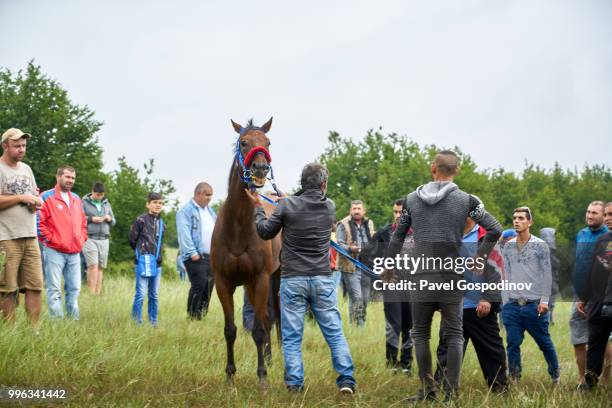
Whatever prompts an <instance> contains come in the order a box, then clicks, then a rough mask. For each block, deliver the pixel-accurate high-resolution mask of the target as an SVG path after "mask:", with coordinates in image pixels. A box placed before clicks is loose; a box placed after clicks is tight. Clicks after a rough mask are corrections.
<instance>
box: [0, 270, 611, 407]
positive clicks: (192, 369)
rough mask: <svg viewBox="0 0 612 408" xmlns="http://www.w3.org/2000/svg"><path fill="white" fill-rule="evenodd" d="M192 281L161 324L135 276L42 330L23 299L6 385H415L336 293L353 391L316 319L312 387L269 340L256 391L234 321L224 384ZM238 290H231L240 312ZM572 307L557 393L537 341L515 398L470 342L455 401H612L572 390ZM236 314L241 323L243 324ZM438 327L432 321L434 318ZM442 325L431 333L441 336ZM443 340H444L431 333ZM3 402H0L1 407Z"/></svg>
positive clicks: (3, 341) (332, 401) (563, 311)
mask: <svg viewBox="0 0 612 408" xmlns="http://www.w3.org/2000/svg"><path fill="white" fill-rule="evenodd" d="M188 287H189V285H188V283H186V282H180V281H176V280H162V284H161V289H160V323H159V327H158V328H157V329H153V328H152V327H150V326H149V325H143V326H140V327H139V326H136V325H135V324H134V323H133V322H132V321H131V319H130V309H131V302H132V297H133V292H134V289H133V280H131V279H129V278H126V277H114V278H107V279H106V281H105V283H104V288H103V294H102V297H101V298H94V297H92V296H91V295H89V293H88V292H87V290H85V288H83V289H84V290H83V291H82V294H81V297H80V306H81V320H80V321H78V322H73V321H49V319H48V318H47V313H46V311H45V312H44V313H43V317H42V325H41V329H40V334H39V335H34V334H33V331H32V329H31V328H30V327H29V325H28V324H27V323H26V320H25V315H24V312H23V306H20V308H19V313H18V319H17V324H16V325H15V326H14V327H10V326H7V325H6V324H4V323H2V324H0V333H1V334H0V356H1V357H0V385H4V386H19V387H27V388H34V387H36V388H41V387H43V388H64V389H66V390H67V391H68V399H67V401H65V402H64V404H65V405H68V406H79V407H81V406H121V407H125V406H205V407H206V406H214V407H218V406H228V407H230V406H231V407H233V406H240V407H243V406H244V407H246V406H296V407H297V406H334V405H338V406H359V407H391V406H403V405H405V402H403V401H402V399H403V398H405V397H407V396H409V395H412V394H414V393H415V392H416V391H417V387H418V380H417V378H416V377H414V376H413V377H411V378H408V377H406V376H404V375H402V374H396V375H393V374H392V373H391V372H390V371H389V370H387V369H386V368H385V364H384V363H385V361H384V344H385V340H384V317H383V310H382V304H381V303H373V304H372V305H371V306H370V307H369V309H368V322H367V324H366V326H365V328H355V327H349V326H348V324H347V319H346V311H347V304H346V302H345V301H344V300H342V299H341V300H340V307H341V310H342V314H343V319H344V322H345V323H344V327H345V334H346V336H347V338H348V342H349V344H350V347H351V352H352V355H353V359H354V363H355V367H356V373H355V375H356V378H357V381H358V391H357V394H356V395H355V397H354V398H349V397H341V396H339V395H338V392H337V390H336V387H335V384H334V379H335V373H334V372H333V370H332V368H331V361H330V355H329V350H328V348H327V347H326V345H325V343H324V340H323V338H322V336H321V334H320V332H319V330H318V328H317V326H316V325H315V324H312V323H310V324H307V326H306V329H305V335H304V345H303V351H304V360H305V370H306V390H305V392H304V393H302V394H298V395H295V394H289V393H287V392H286V391H285V388H284V385H283V381H282V377H283V365H282V358H281V356H280V355H279V353H278V351H279V348H278V344H277V343H276V340H274V345H273V353H274V355H273V362H272V365H271V367H269V368H268V378H269V383H270V389H269V390H268V391H267V392H262V391H260V390H259V387H258V382H257V377H256V374H255V370H256V353H255V347H254V344H253V341H252V339H251V338H250V336H248V335H247V334H246V333H245V332H244V331H243V330H242V327H241V324H240V323H238V326H239V336H238V339H237V341H236V363H237V369H238V372H237V375H236V380H235V387H229V386H227V385H226V384H225V374H224V368H225V341H224V339H223V316H222V312H221V307H220V304H219V302H218V299H217V298H216V296H215V295H214V297H213V302H212V304H211V308H210V313H209V315H208V316H207V317H206V319H205V320H203V321H201V322H190V321H188V320H187V319H186V310H185V309H186V296H187V291H188ZM241 295H242V292H241V291H240V292H239V293H237V294H236V298H235V299H236V301H237V302H236V303H237V306H236V316H237V317H238V319H240V312H241V306H242V302H241V299H242V296H241ZM568 316H569V304H560V305H559V307H558V308H557V310H556V319H557V321H558V323H557V324H556V325H555V326H553V327H552V333H553V337H554V341H555V344H556V346H557V350H558V353H559V359H560V361H561V370H562V373H561V385H560V386H559V387H558V388H556V389H554V390H553V389H551V386H550V380H549V378H548V375H547V374H546V364H545V362H544V358H543V357H542V354H541V353H540V351H539V350H538V349H537V346H536V345H535V343H534V342H533V340H532V339H531V338H530V337H529V336H527V338H526V341H525V343H524V346H523V365H524V372H523V381H522V383H521V384H520V385H518V386H515V387H514V388H513V389H512V391H511V392H510V393H509V394H508V395H504V396H495V395H491V394H488V393H487V388H486V385H485V382H484V380H483V378H482V374H481V372H480V368H479V366H478V362H477V360H476V358H475V354H474V352H473V349H472V348H471V346H470V348H469V349H468V353H467V355H466V357H465V361H464V364H463V371H462V393H461V397H460V399H459V401H458V402H457V403H456V404H455V405H456V406H464V407H489V406H491V407H502V406H503V407H507V406H517V407H544V406H551V407H553V406H554V407H559V406H561V407H573V406H576V407H600V406H602V407H603V406H608V407H609V406H611V402H610V397H611V396H612V393H611V391H610V388H608V390H605V389H600V390H599V391H598V392H597V393H594V394H589V395H582V394H579V393H577V392H576V391H574V390H575V385H576V382H577V377H576V369H575V364H574V360H573V355H572V351H571V346H570V344H569V333H568V330H569V328H568V324H567V320H568ZM239 321H240V320H239ZM436 325H437V320H436ZM435 332H437V331H436V330H434V333H435ZM433 344H437V338H435V336H434V339H433V341H432V347H433ZM6 403H7V401H6V400H0V405H2V404H6Z"/></svg>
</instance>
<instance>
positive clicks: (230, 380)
mask: <svg viewBox="0 0 612 408" xmlns="http://www.w3.org/2000/svg"><path fill="white" fill-rule="evenodd" d="M225 383H226V384H227V386H228V387H234V377H233V376H229V375H228V376H227V379H226V380H225Z"/></svg>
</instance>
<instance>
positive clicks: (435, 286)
mask: <svg viewBox="0 0 612 408" xmlns="http://www.w3.org/2000/svg"><path fill="white" fill-rule="evenodd" d="M372 285H373V287H374V289H376V290H398V291H406V290H408V291H410V290H413V291H414V290H429V291H451V290H455V289H457V290H460V291H466V290H469V291H477V292H483V293H484V292H489V291H492V290H506V291H508V290H531V288H532V286H533V283H531V282H529V283H527V282H509V281H507V280H504V281H501V282H469V281H467V280H465V279H459V280H457V281H454V280H451V281H448V282H432V281H430V280H428V279H419V280H416V281H414V280H407V279H402V280H400V281H398V282H385V281H382V280H376V281H374V282H373V283H372Z"/></svg>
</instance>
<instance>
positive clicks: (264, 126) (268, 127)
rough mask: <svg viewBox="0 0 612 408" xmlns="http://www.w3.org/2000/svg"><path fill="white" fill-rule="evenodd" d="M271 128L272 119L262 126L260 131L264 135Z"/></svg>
mask: <svg viewBox="0 0 612 408" xmlns="http://www.w3.org/2000/svg"><path fill="white" fill-rule="evenodd" d="M271 127H272V118H270V120H269V121H267V122H266V123H264V124H263V126H262V127H261V131H262V132H264V133H268V132H269V131H270V128H271Z"/></svg>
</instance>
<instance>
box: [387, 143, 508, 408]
mask: <svg viewBox="0 0 612 408" xmlns="http://www.w3.org/2000/svg"><path fill="white" fill-rule="evenodd" d="M458 171H459V158H458V157H457V155H456V154H455V153H454V152H452V151H449V150H445V151H441V152H439V153H438V154H437V155H436V157H435V160H434V162H433V163H432V164H431V173H432V176H433V180H434V181H432V182H430V183H428V184H425V185H423V186H421V187H418V188H417V190H416V191H414V192H412V193H410V194H409V195H408V196H407V197H406V201H405V203H404V209H403V211H402V216H401V217H400V222H399V224H398V226H397V228H396V229H395V232H394V233H393V236H392V238H391V243H390V244H389V250H388V252H387V256H388V257H389V258H395V257H396V255H397V254H398V253H399V251H400V249H401V248H402V245H403V243H404V239H405V238H406V236H407V234H408V231H409V229H410V228H411V227H412V232H413V238H414V249H413V254H414V255H415V256H414V258H419V259H421V260H422V261H423V263H421V264H419V265H418V266H416V268H415V269H414V270H411V271H410V272H411V273H412V274H413V276H412V278H413V279H414V280H413V281H414V283H415V284H416V285H417V289H419V288H421V290H415V291H413V292H412V293H411V300H412V338H413V341H414V347H415V352H416V360H417V364H418V366H419V378H420V379H421V385H422V388H421V390H420V392H419V394H418V395H417V396H415V397H413V398H412V400H413V401H418V400H423V399H428V400H432V399H434V400H435V399H436V392H437V385H436V381H435V380H434V376H433V372H432V361H431V360H432V359H431V351H430V349H429V338H430V335H431V322H432V318H433V314H434V312H435V311H436V310H440V312H441V314H442V321H441V324H442V325H443V326H444V328H445V330H444V333H445V341H446V344H447V346H448V357H447V378H448V381H449V385H450V389H449V390H447V393H446V399H447V400H452V399H453V398H454V397H455V394H457V393H458V390H459V377H460V370H461V362H462V360H463V328H462V319H461V316H462V312H463V296H462V293H461V291H459V290H457V289H456V287H457V286H456V285H457V281H458V280H459V279H460V275H459V274H458V273H457V271H456V269H455V268H452V267H450V268H449V267H446V264H447V262H446V259H449V258H450V259H451V260H457V258H459V247H460V246H461V241H462V236H463V228H464V226H465V220H466V218H467V217H470V218H472V219H473V220H474V221H476V223H478V224H479V225H481V226H482V227H484V228H485V229H486V235H485V237H484V239H483V243H482V245H481V246H480V247H479V249H478V253H477V255H476V257H475V258H474V260H473V261H478V260H479V259H481V260H482V259H486V258H487V257H488V255H489V252H490V251H491V250H492V249H493V247H494V246H495V243H496V242H497V239H498V238H499V237H500V236H501V232H502V227H501V225H500V224H499V222H498V221H497V220H496V219H495V218H493V216H491V215H490V214H489V213H488V212H486V211H485V209H484V206H483V205H482V203H481V202H480V200H479V199H478V198H477V197H475V196H472V195H470V194H467V193H465V192H463V191H461V190H460V189H459V187H457V185H456V184H455V183H453V179H454V177H455V176H456V175H457V174H458ZM430 261H431V262H430ZM443 264H444V266H443ZM451 264H456V262H451ZM413 265H414V264H413ZM423 282H425V283H426V284H427V286H425V287H421V286H420V285H421V284H422V283H423Z"/></svg>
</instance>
